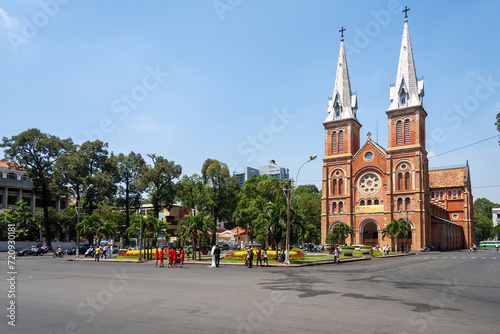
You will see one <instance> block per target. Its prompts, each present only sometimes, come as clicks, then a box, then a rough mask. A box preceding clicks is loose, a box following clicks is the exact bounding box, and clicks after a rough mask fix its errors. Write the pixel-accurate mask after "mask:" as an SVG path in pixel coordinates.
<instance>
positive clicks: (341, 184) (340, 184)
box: [339, 179, 344, 195]
mask: <svg viewBox="0 0 500 334" xmlns="http://www.w3.org/2000/svg"><path fill="white" fill-rule="evenodd" d="M343 183H344V181H343V180H342V179H339V195H342V186H343Z"/></svg>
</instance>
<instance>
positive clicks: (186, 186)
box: [177, 174, 206, 211]
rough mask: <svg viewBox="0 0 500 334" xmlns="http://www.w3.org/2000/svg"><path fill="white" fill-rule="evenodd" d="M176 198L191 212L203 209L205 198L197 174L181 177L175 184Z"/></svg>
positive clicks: (203, 189) (199, 177)
mask: <svg viewBox="0 0 500 334" xmlns="http://www.w3.org/2000/svg"><path fill="white" fill-rule="evenodd" d="M177 198H178V200H179V201H180V202H181V204H182V205H183V206H185V207H188V208H190V209H191V211H194V210H198V211H199V210H201V209H203V206H204V203H206V197H205V187H204V186H203V181H202V179H201V176H199V175H198V174H193V175H191V176H188V175H183V176H182V178H181V179H180V180H179V182H177Z"/></svg>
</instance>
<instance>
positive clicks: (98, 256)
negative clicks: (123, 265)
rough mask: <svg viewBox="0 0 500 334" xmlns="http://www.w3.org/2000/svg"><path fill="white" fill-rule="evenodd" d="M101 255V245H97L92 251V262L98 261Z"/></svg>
mask: <svg viewBox="0 0 500 334" xmlns="http://www.w3.org/2000/svg"><path fill="white" fill-rule="evenodd" d="M100 257H101V246H99V247H97V248H96V249H95V252H94V262H96V261H97V262H99V258H100Z"/></svg>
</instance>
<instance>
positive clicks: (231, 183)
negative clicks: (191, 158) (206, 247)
mask: <svg viewBox="0 0 500 334" xmlns="http://www.w3.org/2000/svg"><path fill="white" fill-rule="evenodd" d="M201 173H202V179H203V182H204V184H205V186H206V194H207V197H206V198H207V203H206V210H208V212H210V214H211V215H212V217H213V219H214V225H215V226H216V225H217V222H220V221H224V220H226V221H227V220H228V219H229V218H230V217H232V214H233V212H234V210H235V209H236V206H237V203H238V196H237V194H238V188H239V183H238V179H237V178H236V176H231V175H230V174H229V168H228V167H227V165H226V164H225V163H223V162H220V161H218V160H214V159H207V160H205V162H204V163H203V167H202V170H201ZM215 237H216V236H215V233H212V245H214V244H215Z"/></svg>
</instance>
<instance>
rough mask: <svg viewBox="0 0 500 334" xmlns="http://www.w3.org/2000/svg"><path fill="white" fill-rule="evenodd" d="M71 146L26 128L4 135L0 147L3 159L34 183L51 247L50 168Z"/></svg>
mask: <svg viewBox="0 0 500 334" xmlns="http://www.w3.org/2000/svg"><path fill="white" fill-rule="evenodd" d="M71 146H72V141H71V139H60V138H59V137H56V136H53V135H49V134H46V133H42V132H41V131H40V130H38V129H29V130H26V131H24V132H22V133H20V134H18V135H16V136H13V137H11V138H7V137H3V139H2V144H0V147H2V148H4V149H5V150H4V156H5V159H7V160H8V161H9V163H11V164H12V166H13V167H14V168H24V169H25V170H26V172H27V174H28V176H29V178H30V180H31V181H32V182H33V193H34V194H36V195H38V196H40V198H41V200H42V208H43V212H44V225H45V238H46V240H47V246H48V248H49V249H52V245H51V241H52V231H51V229H50V222H49V209H48V208H49V207H50V204H51V201H52V200H53V199H54V196H55V194H56V192H55V189H54V187H53V186H52V184H53V169H54V163H55V161H56V159H57V157H59V156H61V155H63V154H65V153H67V152H68V150H69V149H70V148H71Z"/></svg>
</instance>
